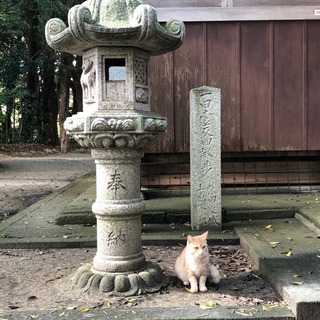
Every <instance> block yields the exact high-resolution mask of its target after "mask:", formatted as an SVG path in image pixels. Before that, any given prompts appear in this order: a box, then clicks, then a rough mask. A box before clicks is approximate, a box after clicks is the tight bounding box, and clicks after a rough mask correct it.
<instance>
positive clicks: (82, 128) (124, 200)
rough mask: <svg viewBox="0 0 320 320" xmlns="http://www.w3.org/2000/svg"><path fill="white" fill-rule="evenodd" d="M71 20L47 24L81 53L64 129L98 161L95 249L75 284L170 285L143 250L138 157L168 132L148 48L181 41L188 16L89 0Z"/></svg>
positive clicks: (125, 0) (159, 50) (86, 287)
mask: <svg viewBox="0 0 320 320" xmlns="http://www.w3.org/2000/svg"><path fill="white" fill-rule="evenodd" d="M68 24H69V26H68V27H67V26H66V25H65V24H64V22H63V21H61V20H60V19H51V20H49V21H48V22H47V25H46V39H47V42H48V44H49V45H50V46H51V47H52V48H53V49H55V50H59V51H64V52H69V53H72V54H76V55H81V56H83V67H82V69H83V72H82V76H81V85H82V89H83V105H84V107H83V112H79V113H77V114H76V115H73V116H72V117H70V118H68V119H67V120H66V122H65V128H66V130H67V133H68V134H69V135H71V136H72V137H74V139H75V140H76V141H77V142H78V143H79V144H80V145H81V146H82V147H86V148H90V149H91V154H92V157H93V158H94V159H95V162H96V189H97V196H96V201H95V203H94V204H93V206H92V211H93V213H94V214H95V215H96V218H97V253H96V256H95V258H94V260H93V263H92V264H87V265H85V266H83V267H81V268H80V269H79V270H78V271H77V273H76V275H75V276H74V279H73V281H74V284H75V285H76V286H77V287H78V288H81V289H82V290H83V291H86V292H95V293H96V292H100V293H106V294H108V295H110V294H114V295H124V296H128V295H135V294H141V293H145V292H153V291H157V290H159V289H160V288H161V287H163V286H166V285H167V278H166V277H165V276H164V275H163V273H162V271H161V269H160V267H159V266H158V265H157V264H154V263H151V262H146V261H145V257H144V255H143V253H142V251H141V215H142V212H143V210H144V203H143V201H142V199H141V196H140V161H141V158H142V156H143V154H144V149H145V148H147V147H149V146H150V145H151V144H153V143H154V142H155V141H156V139H157V138H158V136H159V135H160V134H161V133H164V132H166V129H167V120H166V118H163V117H161V116H159V115H157V114H155V113H152V112H150V95H151V88H150V68H149V65H150V56H152V55H159V54H164V53H166V52H169V51H172V50H175V49H176V48H178V47H179V46H181V44H182V42H183V39H184V35H185V29H184V24H183V23H182V22H180V21H177V20H170V21H168V22H167V24H166V25H165V26H164V27H162V26H161V25H160V24H159V23H158V21H157V15H156V11H155V10H154V9H153V8H152V7H151V6H149V5H146V4H143V3H142V1H140V0H89V1H85V2H84V3H83V4H81V5H77V6H74V7H73V8H71V9H70V11H69V14H68Z"/></svg>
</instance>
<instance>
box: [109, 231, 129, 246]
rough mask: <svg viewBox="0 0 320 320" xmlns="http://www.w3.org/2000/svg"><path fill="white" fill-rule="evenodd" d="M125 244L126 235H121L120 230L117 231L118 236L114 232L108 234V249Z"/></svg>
mask: <svg viewBox="0 0 320 320" xmlns="http://www.w3.org/2000/svg"><path fill="white" fill-rule="evenodd" d="M125 243H126V235H125V234H123V233H122V231H121V230H120V231H119V233H118V234H117V233H115V232H114V231H111V232H109V233H108V237H107V244H108V247H110V246H117V245H121V244H125Z"/></svg>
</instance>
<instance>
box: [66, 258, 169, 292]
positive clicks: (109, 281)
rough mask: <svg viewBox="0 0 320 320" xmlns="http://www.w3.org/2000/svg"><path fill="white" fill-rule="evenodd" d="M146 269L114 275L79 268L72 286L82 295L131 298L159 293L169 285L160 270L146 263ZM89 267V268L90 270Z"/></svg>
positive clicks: (153, 264)
mask: <svg viewBox="0 0 320 320" xmlns="http://www.w3.org/2000/svg"><path fill="white" fill-rule="evenodd" d="M145 265H146V269H145V270H143V271H141V272H139V273H136V272H133V273H126V274H114V273H101V274H99V273H96V272H94V268H92V266H91V265H89V264H86V265H85V266H82V267H80V268H79V269H78V270H77V271H76V273H75V275H74V277H73V279H72V282H73V286H74V288H75V289H77V290H80V292H82V293H86V294H89V295H95V296H97V295H100V296H110V295H116V296H125V297H128V296H133V295H138V294H143V293H152V292H156V291H159V290H160V289H161V288H164V287H166V286H167V285H168V283H169V278H168V277H167V276H165V275H164V274H163V272H162V270H161V268H160V267H159V266H158V265H157V264H156V263H152V262H146V264H145ZM90 266H91V268H90Z"/></svg>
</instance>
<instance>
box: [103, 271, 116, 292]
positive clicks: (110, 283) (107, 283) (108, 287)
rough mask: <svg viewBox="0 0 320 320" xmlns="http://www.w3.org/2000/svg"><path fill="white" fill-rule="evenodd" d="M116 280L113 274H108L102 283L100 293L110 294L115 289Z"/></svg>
mask: <svg viewBox="0 0 320 320" xmlns="http://www.w3.org/2000/svg"><path fill="white" fill-rule="evenodd" d="M114 278H115V275H113V274H110V273H108V274H106V275H105V276H104V277H103V278H102V279H101V282H100V291H101V292H110V291H113V289H114Z"/></svg>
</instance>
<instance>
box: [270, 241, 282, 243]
mask: <svg viewBox="0 0 320 320" xmlns="http://www.w3.org/2000/svg"><path fill="white" fill-rule="evenodd" d="M278 243H280V242H278V241H272V242H270V244H278Z"/></svg>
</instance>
